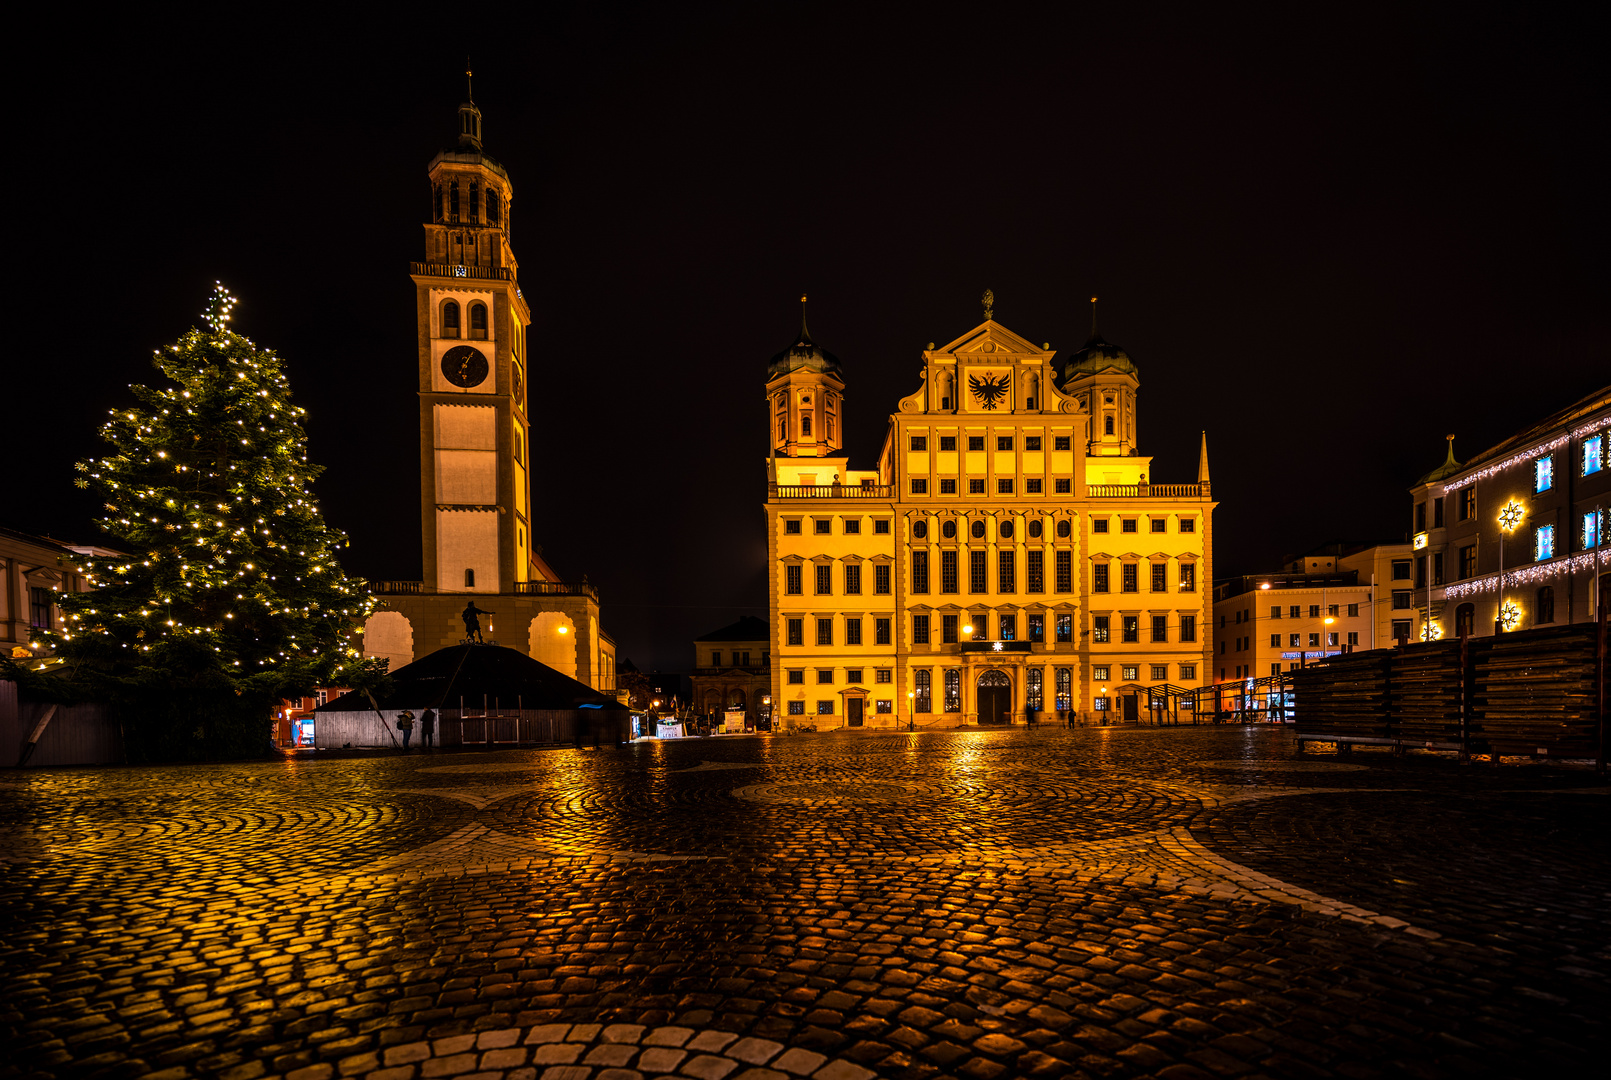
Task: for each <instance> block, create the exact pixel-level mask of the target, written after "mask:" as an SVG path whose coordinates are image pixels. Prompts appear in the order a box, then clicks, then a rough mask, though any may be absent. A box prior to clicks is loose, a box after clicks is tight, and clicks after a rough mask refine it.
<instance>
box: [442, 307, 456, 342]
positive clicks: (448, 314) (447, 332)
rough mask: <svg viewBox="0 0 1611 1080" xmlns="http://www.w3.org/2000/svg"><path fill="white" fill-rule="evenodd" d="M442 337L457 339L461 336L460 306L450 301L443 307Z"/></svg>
mask: <svg viewBox="0 0 1611 1080" xmlns="http://www.w3.org/2000/svg"><path fill="white" fill-rule="evenodd" d="M442 336H443V337H445V338H456V337H458V336H459V305H458V303H457V302H456V301H453V300H449V301H448V302H447V303H445V304H443V305H442Z"/></svg>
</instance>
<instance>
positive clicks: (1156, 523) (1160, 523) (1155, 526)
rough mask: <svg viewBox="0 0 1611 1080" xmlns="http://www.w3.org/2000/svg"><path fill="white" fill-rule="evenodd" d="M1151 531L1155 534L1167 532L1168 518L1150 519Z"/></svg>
mask: <svg viewBox="0 0 1611 1080" xmlns="http://www.w3.org/2000/svg"><path fill="white" fill-rule="evenodd" d="M1152 531H1153V532H1155V533H1161V532H1168V531H1169V519H1168V518H1153V519H1152Z"/></svg>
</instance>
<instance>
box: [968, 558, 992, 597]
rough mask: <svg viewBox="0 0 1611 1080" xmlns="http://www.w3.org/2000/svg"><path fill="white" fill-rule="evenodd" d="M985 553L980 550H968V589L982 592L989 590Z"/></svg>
mask: <svg viewBox="0 0 1611 1080" xmlns="http://www.w3.org/2000/svg"><path fill="white" fill-rule="evenodd" d="M987 576H988V575H987V572H986V569H985V553H984V552H982V551H970V552H968V591H969V592H971V593H982V592H989V591H990V584H989V582H988V581H986V580H985V579H986V577H987Z"/></svg>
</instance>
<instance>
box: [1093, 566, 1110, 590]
mask: <svg viewBox="0 0 1611 1080" xmlns="http://www.w3.org/2000/svg"><path fill="white" fill-rule="evenodd" d="M1091 591H1092V592H1099V593H1103V592H1107V591H1108V564H1107V563H1105V562H1099V563H1096V564H1095V565H1093V566H1092V567H1091Z"/></svg>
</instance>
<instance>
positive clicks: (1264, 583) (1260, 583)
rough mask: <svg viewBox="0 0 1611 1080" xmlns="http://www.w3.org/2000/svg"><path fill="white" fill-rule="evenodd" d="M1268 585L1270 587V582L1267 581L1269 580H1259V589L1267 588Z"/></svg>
mask: <svg viewBox="0 0 1611 1080" xmlns="http://www.w3.org/2000/svg"><path fill="white" fill-rule="evenodd" d="M1269 587H1270V583H1269V582H1268V581H1261V582H1259V588H1261V589H1268V588H1269Z"/></svg>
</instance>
